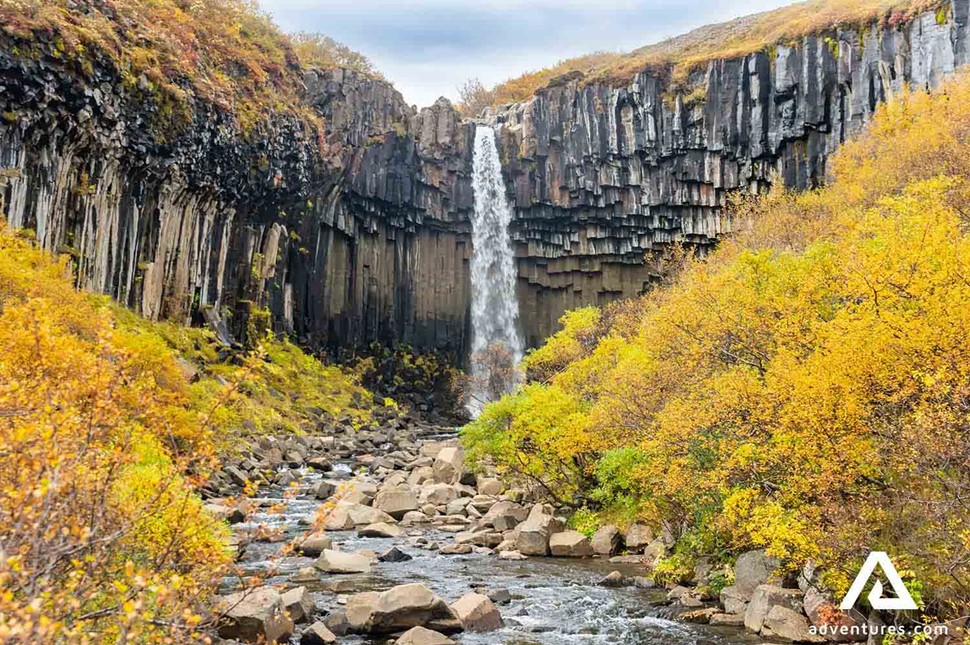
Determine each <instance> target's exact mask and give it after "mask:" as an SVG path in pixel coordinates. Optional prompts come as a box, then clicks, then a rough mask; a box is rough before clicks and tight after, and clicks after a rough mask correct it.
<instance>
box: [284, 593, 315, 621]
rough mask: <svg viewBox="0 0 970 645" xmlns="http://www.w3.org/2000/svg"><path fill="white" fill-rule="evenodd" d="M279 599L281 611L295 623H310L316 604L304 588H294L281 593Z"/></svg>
mask: <svg viewBox="0 0 970 645" xmlns="http://www.w3.org/2000/svg"><path fill="white" fill-rule="evenodd" d="M280 598H281V599H282V601H283V609H285V610H286V612H287V613H288V614H289V615H290V618H291V619H292V620H293V622H295V623H308V622H310V618H312V617H313V614H314V613H315V612H316V610H317V607H316V604H315V603H314V602H313V598H311V597H310V594H309V592H307V590H306V587H294V588H293V589H290V590H288V591H285V592H283V594H282V596H280Z"/></svg>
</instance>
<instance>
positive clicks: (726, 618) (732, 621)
mask: <svg viewBox="0 0 970 645" xmlns="http://www.w3.org/2000/svg"><path fill="white" fill-rule="evenodd" d="M709 624H710V625H721V626H724V627H743V626H744V616H741V615H739V614H714V615H713V616H711V620H710V623H709Z"/></svg>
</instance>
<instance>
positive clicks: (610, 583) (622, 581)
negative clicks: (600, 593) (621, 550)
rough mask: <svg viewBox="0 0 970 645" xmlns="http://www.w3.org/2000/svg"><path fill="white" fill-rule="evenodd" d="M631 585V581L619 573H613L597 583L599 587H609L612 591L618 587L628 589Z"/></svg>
mask: <svg viewBox="0 0 970 645" xmlns="http://www.w3.org/2000/svg"><path fill="white" fill-rule="evenodd" d="M632 585H633V581H632V580H630V579H629V578H627V577H626V576H624V575H623V574H622V573H620V572H619V571H613V572H611V573H610V574H609V575H608V576H606V577H605V578H603V579H602V580H600V581H599V586H601V587H610V588H613V589H616V588H619V587H630V586H632Z"/></svg>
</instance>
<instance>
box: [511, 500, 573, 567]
mask: <svg viewBox="0 0 970 645" xmlns="http://www.w3.org/2000/svg"><path fill="white" fill-rule="evenodd" d="M562 530H563V523H562V521H560V520H559V519H557V518H555V517H553V516H552V515H547V514H545V512H544V509H543V508H542V506H540V505H538V504H537V505H536V506H533V507H532V511H531V512H530V513H529V517H528V518H526V520H525V521H524V522H522V524H520V525H519V526H518V527H516V531H517V532H518V535H517V536H516V538H515V548H516V550H517V551H519V552H520V553H522V554H524V555H548V554H549V536H551V535H553V534H555V533H560V532H562Z"/></svg>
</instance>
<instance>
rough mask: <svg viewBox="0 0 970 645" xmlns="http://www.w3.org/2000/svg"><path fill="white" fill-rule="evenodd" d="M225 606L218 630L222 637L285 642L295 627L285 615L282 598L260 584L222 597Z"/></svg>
mask: <svg viewBox="0 0 970 645" xmlns="http://www.w3.org/2000/svg"><path fill="white" fill-rule="evenodd" d="M219 605H220V607H224V608H225V609H224V614H223V617H222V618H221V619H220V623H219V626H218V628H217V631H218V633H219V636H220V637H222V638H234V639H236V640H240V641H246V642H249V643H255V642H257V641H262V642H266V643H285V642H286V641H288V640H289V638H290V636H291V635H292V634H293V631H294V630H295V626H294V624H293V621H292V620H291V619H290V618H289V616H287V615H286V611H285V609H284V607H283V598H282V596H280V593H279V592H278V591H277V590H276V589H273V588H272V587H259V588H257V589H251V590H247V591H240V592H237V593H234V594H230V595H229V596H226V597H225V598H223V599H221V601H220V603H219Z"/></svg>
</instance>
